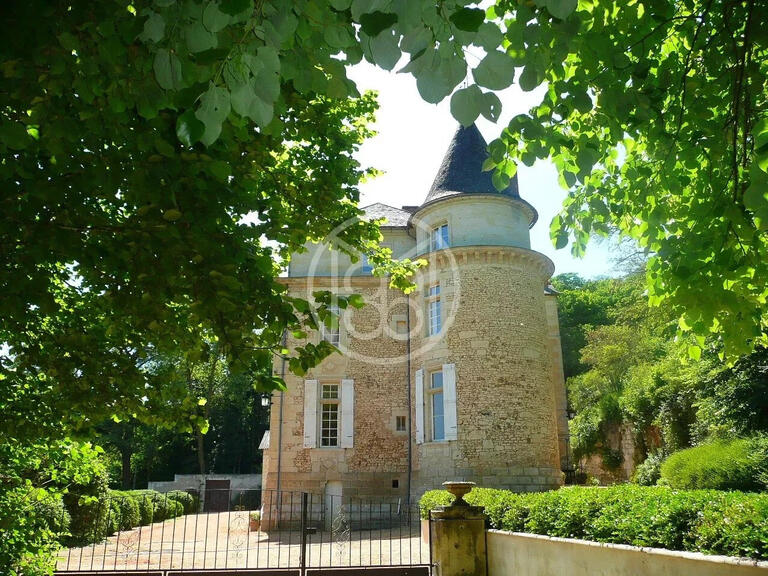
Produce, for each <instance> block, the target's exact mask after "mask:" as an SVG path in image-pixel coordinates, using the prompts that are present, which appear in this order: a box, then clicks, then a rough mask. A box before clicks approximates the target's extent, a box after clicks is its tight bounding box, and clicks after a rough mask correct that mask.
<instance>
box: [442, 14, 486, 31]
mask: <svg viewBox="0 0 768 576" xmlns="http://www.w3.org/2000/svg"><path fill="white" fill-rule="evenodd" d="M450 20H451V22H453V25H454V26H456V28H458V29H459V30H463V31H464V32H476V31H477V30H478V28H480V25H481V24H482V23H483V22H485V11H484V10H481V9H480V8H461V9H460V10H457V11H456V12H454V13H453V14H451V17H450Z"/></svg>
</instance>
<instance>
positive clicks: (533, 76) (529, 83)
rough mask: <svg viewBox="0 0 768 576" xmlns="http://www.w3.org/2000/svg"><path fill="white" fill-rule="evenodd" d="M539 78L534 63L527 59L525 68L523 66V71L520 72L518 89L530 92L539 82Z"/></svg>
mask: <svg viewBox="0 0 768 576" xmlns="http://www.w3.org/2000/svg"><path fill="white" fill-rule="evenodd" d="M540 83H541V82H540V80H539V73H538V71H537V69H536V63H535V62H533V61H529V62H528V63H527V64H526V65H525V68H523V73H522V74H520V81H519V84H520V89H521V90H522V91H523V92H530V91H531V90H533V89H534V88H536V87H537V86H538V85H539V84H540Z"/></svg>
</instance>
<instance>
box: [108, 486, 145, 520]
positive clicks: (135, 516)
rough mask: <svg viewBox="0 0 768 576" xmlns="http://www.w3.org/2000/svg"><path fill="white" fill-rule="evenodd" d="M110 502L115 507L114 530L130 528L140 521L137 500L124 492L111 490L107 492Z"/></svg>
mask: <svg viewBox="0 0 768 576" xmlns="http://www.w3.org/2000/svg"><path fill="white" fill-rule="evenodd" d="M109 497H110V499H111V501H112V504H113V505H115V506H116V507H117V513H116V530H130V529H131V528H133V527H134V526H139V524H140V523H141V513H140V511H139V501H138V500H137V499H136V498H135V497H133V496H131V495H130V494H128V493H126V492H118V491H116V490H113V491H111V492H110V493H109Z"/></svg>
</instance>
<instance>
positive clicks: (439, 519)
mask: <svg viewBox="0 0 768 576" xmlns="http://www.w3.org/2000/svg"><path fill="white" fill-rule="evenodd" d="M474 485H475V483H474V482H443V486H444V487H445V489H446V490H448V492H450V493H451V494H453V495H454V496H455V497H456V499H455V500H454V502H453V504H451V505H450V506H440V507H439V508H437V509H436V510H431V511H430V513H429V518H430V525H431V534H430V547H431V552H432V564H433V566H434V572H433V574H434V575H435V576H487V574H488V562H487V556H486V549H485V513H484V512H483V509H482V508H481V507H479V506H470V505H469V504H467V503H466V502H465V501H464V498H463V497H464V496H465V495H466V494H467V493H469V491H470V490H472V487H473V486H474Z"/></svg>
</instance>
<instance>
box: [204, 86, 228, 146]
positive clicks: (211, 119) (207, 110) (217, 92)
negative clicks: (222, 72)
mask: <svg viewBox="0 0 768 576" xmlns="http://www.w3.org/2000/svg"><path fill="white" fill-rule="evenodd" d="M230 107H231V105H230V99H229V92H228V91H227V90H226V89H224V88H219V87H216V86H211V87H210V88H209V89H208V90H207V91H206V92H205V93H204V94H203V95H202V96H201V97H200V107H199V108H198V109H197V111H196V112H195V117H196V118H197V119H198V120H200V121H201V122H202V123H203V124H204V125H205V131H204V132H203V136H202V137H201V138H200V140H201V141H202V143H203V144H205V145H206V146H210V145H211V144H213V143H214V142H215V141H216V140H217V139H218V137H219V134H221V125H222V123H223V122H224V120H225V119H226V117H227V115H228V114H229V111H230Z"/></svg>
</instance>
